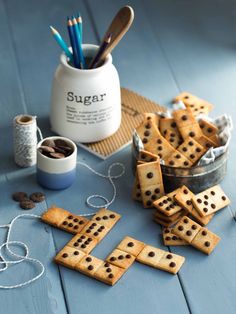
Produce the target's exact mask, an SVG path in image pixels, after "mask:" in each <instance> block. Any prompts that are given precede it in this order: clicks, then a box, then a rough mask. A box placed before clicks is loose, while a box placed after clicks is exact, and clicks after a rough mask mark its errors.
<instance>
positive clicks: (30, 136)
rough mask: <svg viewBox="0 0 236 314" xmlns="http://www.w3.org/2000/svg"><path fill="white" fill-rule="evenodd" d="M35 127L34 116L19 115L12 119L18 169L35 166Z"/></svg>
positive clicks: (40, 134) (36, 128) (37, 129)
mask: <svg viewBox="0 0 236 314" xmlns="http://www.w3.org/2000/svg"><path fill="white" fill-rule="evenodd" d="M37 131H38V133H39V137H40V139H42V138H43V136H42V133H41V131H40V129H39V128H38V127H37V123H36V116H30V115H19V116H16V117H15V118H14V119H13V144H14V159H15V163H16V164H17V165H18V166H20V167H30V166H33V165H35V164H36V153H37Z"/></svg>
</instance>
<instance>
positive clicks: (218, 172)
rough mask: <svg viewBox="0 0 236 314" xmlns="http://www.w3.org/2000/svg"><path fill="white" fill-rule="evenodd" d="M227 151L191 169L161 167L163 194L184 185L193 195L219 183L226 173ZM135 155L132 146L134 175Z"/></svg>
mask: <svg viewBox="0 0 236 314" xmlns="http://www.w3.org/2000/svg"><path fill="white" fill-rule="evenodd" d="M227 161H228V151H226V152H225V153H224V154H222V155H221V156H219V157H218V158H216V160H215V161H214V162H212V163H209V164H207V165H204V166H196V167H191V168H177V167H170V166H165V165H161V170H162V176H163V182H164V186H165V192H171V191H173V190H175V189H177V188H179V187H181V186H182V185H186V186H187V187H188V188H189V189H190V190H191V191H192V192H193V193H199V192H201V191H204V190H206V189H207V188H209V187H211V186H214V185H216V184H218V183H220V182H221V181H222V180H223V178H224V177H225V175H226V172H227ZM136 163H137V154H136V153H135V149H134V146H133V149H132V167H133V172H134V173H135V170H136Z"/></svg>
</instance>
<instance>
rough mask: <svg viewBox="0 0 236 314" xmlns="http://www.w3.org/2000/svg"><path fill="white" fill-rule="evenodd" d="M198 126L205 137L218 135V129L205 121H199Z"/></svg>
mask: <svg viewBox="0 0 236 314" xmlns="http://www.w3.org/2000/svg"><path fill="white" fill-rule="evenodd" d="M199 125H200V128H201V130H202V133H203V134H204V135H205V136H207V137H211V136H213V135H216V134H217V133H218V128H217V127H216V126H215V125H214V124H213V123H211V122H209V121H207V120H205V119H200V120H199Z"/></svg>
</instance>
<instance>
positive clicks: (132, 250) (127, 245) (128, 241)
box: [117, 236, 145, 257]
mask: <svg viewBox="0 0 236 314" xmlns="http://www.w3.org/2000/svg"><path fill="white" fill-rule="evenodd" d="M144 246H145V244H144V243H143V242H141V241H138V240H136V239H134V238H131V237H129V236H126V237H125V238H124V239H123V240H122V241H121V242H120V243H119V244H118V246H117V249H119V250H121V251H124V252H126V253H129V254H131V255H133V256H135V257H136V256H138V254H139V253H140V252H141V251H142V249H143V248H144Z"/></svg>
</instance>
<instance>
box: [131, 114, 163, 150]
mask: <svg viewBox="0 0 236 314" xmlns="http://www.w3.org/2000/svg"><path fill="white" fill-rule="evenodd" d="M136 132H137V134H138V135H139V137H140V138H141V140H142V143H143V145H144V148H145V150H146V147H147V144H148V143H149V141H150V139H151V138H155V137H156V136H157V135H158V132H159V131H158V129H157V125H156V123H155V120H154V119H153V118H151V117H150V119H148V118H145V119H144V121H143V123H142V124H141V125H140V126H139V127H138V128H136Z"/></svg>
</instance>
